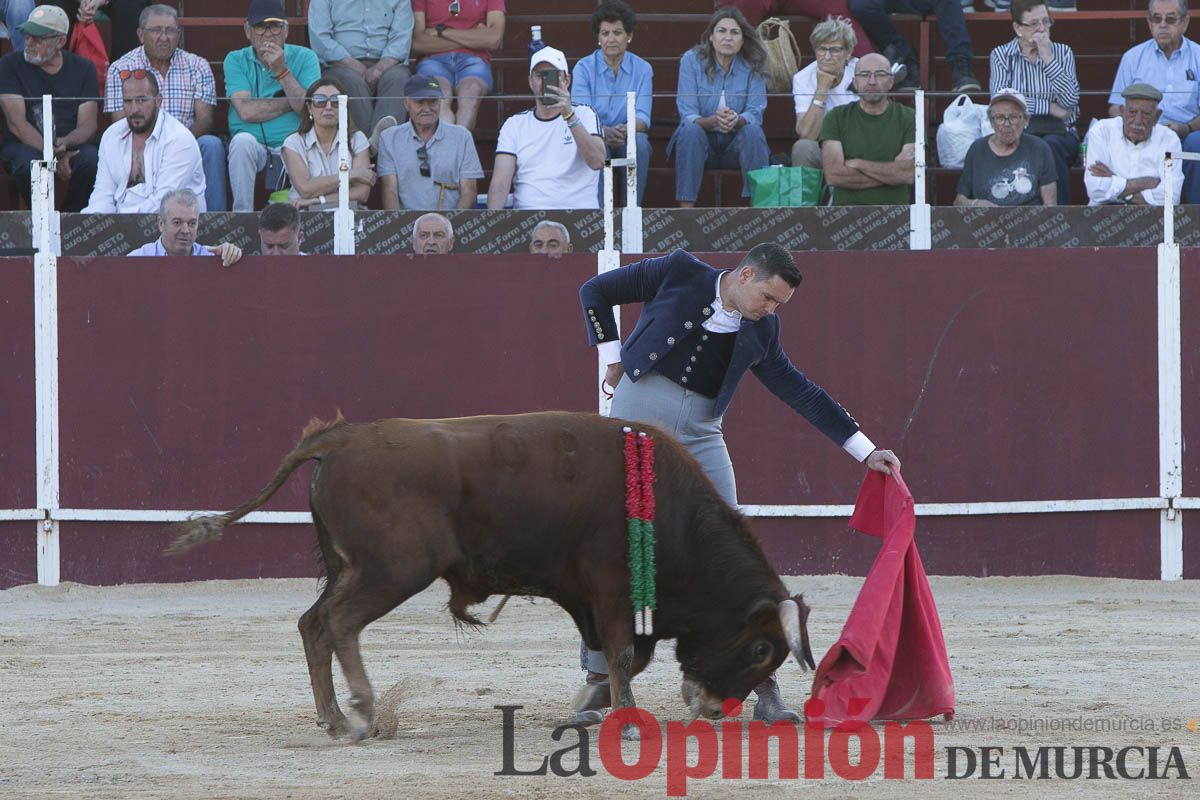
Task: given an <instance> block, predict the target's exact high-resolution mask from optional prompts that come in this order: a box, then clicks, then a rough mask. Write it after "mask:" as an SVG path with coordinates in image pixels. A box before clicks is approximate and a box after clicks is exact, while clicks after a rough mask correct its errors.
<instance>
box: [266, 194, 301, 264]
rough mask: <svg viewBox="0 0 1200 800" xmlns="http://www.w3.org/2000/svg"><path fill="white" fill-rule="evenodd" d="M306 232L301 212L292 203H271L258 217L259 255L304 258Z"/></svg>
mask: <svg viewBox="0 0 1200 800" xmlns="http://www.w3.org/2000/svg"><path fill="white" fill-rule="evenodd" d="M303 244H304V231H303V230H301V228H300V212H299V211H297V210H296V207H295V206H294V205H292V204H291V203H269V204H267V207H266V208H264V209H263V210H262V213H261V214H259V215H258V253H259V255H263V256H303V255H307V253H304V252H303V251H301V250H300V246H301V245H303Z"/></svg>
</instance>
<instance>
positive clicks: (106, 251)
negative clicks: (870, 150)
mask: <svg viewBox="0 0 1200 800" xmlns="http://www.w3.org/2000/svg"><path fill="white" fill-rule="evenodd" d="M420 215H421V212H418V211H360V212H357V213H356V214H355V215H354V224H355V253H357V254H359V255H389V254H395V253H398V252H400V251H403V250H408V249H410V246H409V241H410V239H411V237H412V227H413V224H414V223H415V222H416V220H417V217H419V216H420ZM446 215H447V216H448V217H449V218H450V220H451V222H452V223H453V224H454V230H455V238H456V240H457V241H456V244H455V250H456V251H457V252H460V253H488V254H504V253H512V254H516V253H519V252H522V251H524V250H525V249H527V247H528V244H529V237H530V235H531V234H532V233H533V229H534V228H535V227H536V226H537V224H538V223H539V222H541V221H542V220H544V219H553V220H555V221H557V222H561V223H562V224H564V225H566V227H567V229H568V230H569V231H570V233H571V241H572V242H573V243H574V245H575V251H576V252H584V251H588V252H596V251H598V250H600V248H601V247H602V246H603V243H604V220H603V215H602V213H601V212H599V211H482V210H476V209H469V210H462V211H458V210H456V211H447V212H446ZM300 216H301V220H302V222H301V225H302V226H303V228H304V249H305V251H306V252H309V253H313V254H318V255H332V254H333V252H334V250H333V240H334V219H333V216H332V215H331V214H329V213H323V212H312V213H309V212H305V213H302V214H301V215H300ZM619 216H620V215H618V220H617V225H616V234H617V239H618V241H620V234H621V230H622V226H621V224H620V219H619ZM930 216H931V220H930V222H931V226H930V227H931V230H930V244H931V246H932V248H933V249H935V250H943V249H946V250H949V249H960V248H961V249H979V248H1001V247H1005V248H1049V247H1054V248H1089V247H1147V246H1153V245H1156V244H1157V243H1159V242H1161V241H1162V240H1163V229H1162V221H1163V212H1162V209H1161V208H1152V207H1149V206H1096V207H1087V206H1060V207H1057V208H1054V209H1044V208H1041V207H1037V208H1029V207H1017V208H954V207H933V208H932V209H931V210H930ZM909 219H910V215H909V207H908V206H870V207H853V206H845V207H841V208H824V207H822V208H695V209H680V208H648V209H645V210H644V212H643V214H642V231H643V241H642V245H641V247H642V248H644V249H645V251H646V252H650V253H665V252H669V251H670V250H673V249H675V248H677V247H682V248H684V249H685V250H691V251H693V252H695V251H701V250H703V251H732V252H738V251H744V250H748V249H750V248H751V247H753V246H754V245H755V244H757V243H759V242H764V241H771V242H778V243H779V244H782V245H783V246H785V247H788V248H790V249H792V250H798V251H799V250H822V251H839V250H907V249H909V235H910V227H909ZM61 229H62V255H67V256H113V255H117V256H119V255H124V254H125V253H128V252H129V251H130V250H133V249H134V248H136V247H139V246H140V245H142V244H144V243H146V242H149V241H153V240H154V239H155V238H157V237H158V223H157V221H156V217H155V215H153V214H145V215H137V214H105V215H91V214H87V215H85V214H62V215H61ZM257 230H258V219H257V215H256V214H234V213H213V214H202V215H201V217H200V232H199V241H201V242H206V243H210V244H212V243H216V242H232V243H233V244H236V245H238V246H239V247H241V248H242V249H244V250H245V251H246V252H247V253H252V252H256V251H257V248H258V237H257V235H256V232H257ZM1175 236H1176V241H1178V242H1179V243H1180V244H1181V245H1183V246H1185V247H1195V246H1198V245H1200V206H1178V207H1176V209H1175ZM30 247H32V230H31V218H30V212H28V211H7V212H0V253H2V250H3V248H26V249H28V248H30ZM630 249H634V248H630Z"/></svg>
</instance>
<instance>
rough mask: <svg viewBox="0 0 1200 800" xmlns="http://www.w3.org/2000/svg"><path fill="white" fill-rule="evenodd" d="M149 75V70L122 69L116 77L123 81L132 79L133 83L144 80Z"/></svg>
mask: <svg viewBox="0 0 1200 800" xmlns="http://www.w3.org/2000/svg"><path fill="white" fill-rule="evenodd" d="M149 75H150V72H149V70H144V69H123V70H121V71H120V72H118V73H117V77H118V78H120V79H121V80H123V81H127V80H129V79H130V78H133V79H134V80H135V81H142V80H145V79H146V78H147V77H148V76H149Z"/></svg>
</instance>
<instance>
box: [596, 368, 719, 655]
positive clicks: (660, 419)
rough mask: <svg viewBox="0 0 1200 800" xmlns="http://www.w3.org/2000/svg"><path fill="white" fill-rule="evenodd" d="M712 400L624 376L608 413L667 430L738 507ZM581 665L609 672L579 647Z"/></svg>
mask: <svg viewBox="0 0 1200 800" xmlns="http://www.w3.org/2000/svg"><path fill="white" fill-rule="evenodd" d="M715 404H716V401H715V400H713V399H712V398H710V397H705V396H704V395H702V394H697V393H696V392H693V391H691V390H690V389H684V388H683V387H682V386H680V385H679V384H677V383H675V382H674V381H672V380H670V379H669V378H664V377H662V376H661V375H659V374H657V373H654V372H651V373H650V374H648V375H646V376H645V377H644V378H641V379H640V380H638V382H637V383H634V382H633V381H631V380H629V376H628V375H626V376H624V377H622V378H621V382H620V384H619V385H618V386H617V390H616V392H615V394H614V395H613V401H612V411H611V412H610V414H609V415H610V416H612V417H619V418H621V419H626V420H630V421H631V422H644V423H648V424H650V425H656V426H658V427H659V428H662V429H664V430H665V431H667V433H670V434H671V435H672V436H674V437H675V438H676V439H678V440H679V442H680V443H681V444H682V445H683V446H684V447H686V448H687V449H688V452H689V453H691V454H692V457H693V458H695V459H696V460H697V461H699V462H700V466H701V467H702V468H703V469H704V474H705V475H707V476H708V477H709V480H711V481H712V482H713V483H714V484H715V485H716V487H717V491H718V492H719V493H720V494H721V497H722V498H724V500H725V502H727V503H729V504H730V505H731V506H733V507H734V508H737V483H736V481H735V480H734V476H733V462H732V461H730V460H729V451H728V450H727V449H726V447H725V436H724V434H723V433H722V431H721V422H722V418H721V417H716V416H713V406H714V405H715ZM579 660H580V666H581V667H582V668H583V669H586V670H588V671H589V672H596V673H599V674H601V675H607V674H608V663H607V662H606V661H605V659H604V653H602V652H600V651H599V650H588V649H587V646H586V645H581V647H580V653H579Z"/></svg>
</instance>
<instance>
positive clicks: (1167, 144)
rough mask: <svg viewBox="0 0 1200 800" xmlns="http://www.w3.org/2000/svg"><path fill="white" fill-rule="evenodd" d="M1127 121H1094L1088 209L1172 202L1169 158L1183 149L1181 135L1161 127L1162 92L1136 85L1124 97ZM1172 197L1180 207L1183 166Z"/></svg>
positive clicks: (1175, 170)
mask: <svg viewBox="0 0 1200 800" xmlns="http://www.w3.org/2000/svg"><path fill="white" fill-rule="evenodd" d="M1121 97H1122V98H1124V99H1125V105H1124V106H1123V107H1122V108H1121V116H1119V117H1110V118H1108V119H1103V120H1099V121H1098V122H1093V123H1092V127H1091V128H1089V129H1088V134H1087V169H1086V171H1085V172H1084V173H1083V183H1084V185H1085V186H1086V187H1087V194H1088V205H1090V206H1099V205H1104V204H1121V203H1132V204H1135V205H1150V206H1161V205H1163V203H1164V202H1165V201H1166V186H1164V185H1163V181H1162V165H1163V156H1164V155H1165V154H1166V153H1167V152H1173V153H1178V152H1179V151H1180V150H1182V149H1183V148H1182V145H1181V144H1180V142H1179V136H1178V135H1177V134H1176V133H1175V132H1174V131H1173V130H1171V129H1170V128H1168V127H1166V126H1165V125H1158V124H1157V122H1158V119H1159V117H1161V116H1162V109H1160V108H1159V107H1158V104H1159V102H1161V101H1162V97H1163V95H1162V92H1160V91H1159V90H1158V89H1155V88H1154V87H1153V86H1151V85H1150V84H1148V83H1134V84H1130V85H1129V86H1127V87H1125V90H1124V91H1123V92H1121ZM1171 184H1172V192H1171V194H1172V197H1173V198H1174V202H1175V203H1178V202H1179V195H1180V190H1181V189H1182V188H1183V162H1182V161H1179V160H1176V161H1175V162H1174V163H1173V165H1172V176H1171Z"/></svg>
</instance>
